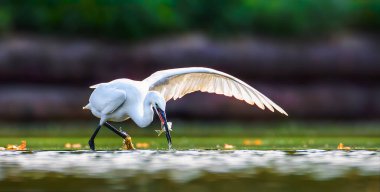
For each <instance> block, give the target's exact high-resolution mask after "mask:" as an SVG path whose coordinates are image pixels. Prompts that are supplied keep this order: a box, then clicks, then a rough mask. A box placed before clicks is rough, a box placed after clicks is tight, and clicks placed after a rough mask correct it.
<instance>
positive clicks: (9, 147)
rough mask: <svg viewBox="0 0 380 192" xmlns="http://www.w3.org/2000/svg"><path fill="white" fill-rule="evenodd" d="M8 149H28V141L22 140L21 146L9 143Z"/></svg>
mask: <svg viewBox="0 0 380 192" xmlns="http://www.w3.org/2000/svg"><path fill="white" fill-rule="evenodd" d="M6 150H18V151H22V150H26V141H25V140H22V141H21V145H19V146H16V145H13V144H8V145H7V148H6Z"/></svg>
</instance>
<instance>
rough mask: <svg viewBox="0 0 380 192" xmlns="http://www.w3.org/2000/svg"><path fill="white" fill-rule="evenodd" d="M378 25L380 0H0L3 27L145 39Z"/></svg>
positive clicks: (276, 33)
mask: <svg viewBox="0 0 380 192" xmlns="http://www.w3.org/2000/svg"><path fill="white" fill-rule="evenodd" d="M347 29H349V30H367V31H374V32H378V31H379V29H380V1H376V0H367V1H358V0H330V1H314V0H291V1H290V0H284V1H277V0H273V1H268V0H235V1H231V0H219V1H217V0H209V1H203V0H183V1H176V0H154V1H153V0H128V1H117V0H94V1H86V0H64V1H57V0H44V1H42V0H29V1H2V2H1V6H0V31H1V32H9V31H11V32H14V31H15V32H18V31H28V32H37V33H49V34H64V35H79V36H100V37H107V38H124V39H141V38H146V37H150V36H154V35H160V34H168V33H169V34H170V33H177V32H184V31H205V32H209V33H212V34H216V35H221V34H222V35H225V34H227V35H228V34H236V33H240V32H242V33H252V34H265V35H269V36H284V37H291V36H305V37H315V36H319V35H323V34H329V33H334V32H339V31H341V30H347Z"/></svg>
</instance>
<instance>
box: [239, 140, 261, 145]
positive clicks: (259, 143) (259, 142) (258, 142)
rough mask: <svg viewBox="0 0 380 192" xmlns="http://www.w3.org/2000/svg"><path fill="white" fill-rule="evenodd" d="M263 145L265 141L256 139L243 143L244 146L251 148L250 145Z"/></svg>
mask: <svg viewBox="0 0 380 192" xmlns="http://www.w3.org/2000/svg"><path fill="white" fill-rule="evenodd" d="M262 144H263V141H261V139H255V140H249V139H245V140H244V141H243V145H246V146H250V145H256V146H260V145H262Z"/></svg>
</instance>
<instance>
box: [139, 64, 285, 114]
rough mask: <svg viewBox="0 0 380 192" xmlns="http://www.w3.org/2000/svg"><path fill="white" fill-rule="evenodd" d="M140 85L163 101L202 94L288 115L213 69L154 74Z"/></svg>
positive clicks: (187, 69)
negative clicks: (215, 95) (161, 97)
mask: <svg viewBox="0 0 380 192" xmlns="http://www.w3.org/2000/svg"><path fill="white" fill-rule="evenodd" d="M143 82H145V83H147V85H149V90H151V91H158V92H160V93H161V94H162V95H163V97H164V98H165V100H166V101H168V100H170V99H173V100H176V99H178V98H182V97H183V96H184V95H186V94H189V93H192V92H195V91H201V92H208V93H216V94H223V95H226V96H229V97H235V98H236V99H239V100H244V101H245V102H247V103H248V104H251V105H255V104H256V105H257V106H258V107H259V108H261V109H265V108H268V109H269V110H270V111H274V110H277V111H279V112H280V113H282V114H285V115H287V113H286V112H285V111H284V110H283V109H282V108H281V107H279V106H278V105H276V104H275V103H274V102H273V101H271V100H270V99H269V98H267V97H266V96H264V95H263V94H262V93H260V92H259V91H257V90H256V89H254V88H253V87H251V86H249V85H248V84H246V83H245V82H243V81H241V80H240V79H238V78H236V77H233V76H231V75H228V74H226V73H223V72H220V71H217V70H214V69H209V68H204V67H189V68H178V69H169V70H163V71H158V72H156V73H153V74H152V75H151V76H149V77H148V78H146V79H145V80H144V81H143Z"/></svg>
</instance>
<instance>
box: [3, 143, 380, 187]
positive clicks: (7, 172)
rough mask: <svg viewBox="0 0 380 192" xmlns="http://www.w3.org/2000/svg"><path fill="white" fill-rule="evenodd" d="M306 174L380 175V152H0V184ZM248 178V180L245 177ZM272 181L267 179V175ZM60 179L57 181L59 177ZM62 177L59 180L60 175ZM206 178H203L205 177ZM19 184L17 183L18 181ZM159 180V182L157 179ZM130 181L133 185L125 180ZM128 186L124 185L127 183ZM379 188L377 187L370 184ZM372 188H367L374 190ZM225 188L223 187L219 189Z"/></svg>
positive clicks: (319, 177)
mask: <svg viewBox="0 0 380 192" xmlns="http://www.w3.org/2000/svg"><path fill="white" fill-rule="evenodd" d="M268 175H269V176H270V177H272V178H286V177H287V178H290V177H292V178H307V179H308V180H309V181H314V182H323V181H328V180H339V179H341V178H350V177H351V178H352V176H353V175H354V176H355V178H358V177H359V178H360V177H363V178H366V177H368V178H372V179H373V178H375V179H378V178H380V152H379V151H350V152H346V151H324V150H302V151H301V150H300V151H254V150H249V151H244V150H237V151H209V150H203V151H196V150H193V151H192V150H189V151H153V150H137V151H98V152H89V151H75V152H69V151H37V152H17V151H1V152H0V183H3V184H4V183H5V184H7V183H8V184H9V183H12V182H14V180H15V179H16V181H17V180H18V179H19V180H25V179H26V180H28V179H32V180H34V181H41V180H43V179H53V178H66V179H67V178H72V177H74V178H77V179H78V181H79V180H83V181H84V180H85V179H91V180H94V181H95V180H99V182H100V181H107V182H108V183H110V182H111V183H112V186H114V187H116V188H117V186H119V187H121V188H122V186H123V185H118V184H115V182H116V183H117V182H118V181H124V180H129V181H130V182H132V181H133V182H142V181H141V179H137V178H144V179H143V180H145V181H148V180H154V181H155V182H157V181H160V180H165V182H169V183H174V184H173V185H185V184H186V183H190V184H191V183H194V182H197V181H199V180H200V179H202V180H204V179H206V180H207V179H209V180H210V181H207V183H209V184H210V185H212V183H214V184H215V182H218V180H223V181H224V180H225V179H226V178H225V177H228V178H227V180H228V179H230V180H231V179H233V180H241V181H243V180H247V179H248V180H251V182H252V179H250V178H256V180H259V179H260V178H258V177H261V179H262V178H263V177H268ZM248 180H247V181H248ZM269 180H270V178H269ZM57 181H58V180H57ZM62 181H63V180H62ZM203 182H205V181H203ZM16 183H17V182H16ZM160 183H162V182H160ZM129 185H132V184H131V183H129ZM126 186H127V185H126ZM372 188H373V189H375V190H376V189H378V188H377V186H372ZM372 188H370V189H372ZM222 191H223V190H222Z"/></svg>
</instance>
